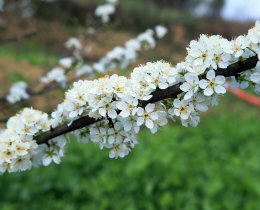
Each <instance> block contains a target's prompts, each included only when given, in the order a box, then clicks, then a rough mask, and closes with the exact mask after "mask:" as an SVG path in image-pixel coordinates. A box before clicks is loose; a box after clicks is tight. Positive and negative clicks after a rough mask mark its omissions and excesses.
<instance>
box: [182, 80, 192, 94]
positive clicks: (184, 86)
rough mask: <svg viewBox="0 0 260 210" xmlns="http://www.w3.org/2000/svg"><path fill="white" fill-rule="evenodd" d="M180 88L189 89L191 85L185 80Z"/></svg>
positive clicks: (185, 90)
mask: <svg viewBox="0 0 260 210" xmlns="http://www.w3.org/2000/svg"><path fill="white" fill-rule="evenodd" d="M180 89H181V90H182V91H184V92H187V91H189V89H190V87H189V83H188V82H184V83H183V84H182V85H181V86H180Z"/></svg>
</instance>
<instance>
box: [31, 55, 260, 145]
mask: <svg viewBox="0 0 260 210" xmlns="http://www.w3.org/2000/svg"><path fill="white" fill-rule="evenodd" d="M257 62H258V57H257V55H255V56H253V57H250V58H248V59H247V60H246V61H245V62H241V61H239V62H236V63H234V64H231V65H230V66H228V67H227V68H226V69H221V68H219V69H217V70H216V71H215V72H216V75H223V76H225V77H230V76H236V75H238V74H239V73H241V72H243V71H246V70H249V69H252V68H254V67H255V66H256V64H257ZM205 77H206V75H203V76H202V78H205ZM180 85H181V84H177V85H174V86H171V87H168V88H166V89H164V90H156V91H155V92H153V93H152V95H153V97H152V98H151V99H149V100H148V101H143V103H142V106H143V107H144V106H146V105H147V104H148V103H155V102H158V101H161V100H163V99H167V98H176V97H177V95H178V94H180V93H182V90H181V89H180ZM98 121H101V119H94V118H91V117H89V116H84V117H82V118H80V119H77V120H75V121H74V122H73V123H72V124H71V125H70V126H68V125H67V124H64V125H61V126H58V127H56V128H54V129H52V130H51V131H47V132H44V133H42V134H40V135H38V136H35V138H34V139H35V140H36V142H37V144H44V143H47V142H48V140H50V139H52V138H55V137H57V136H60V135H63V134H66V133H69V132H71V131H74V130H77V129H79V128H83V127H85V126H88V125H91V124H93V123H96V122H98Z"/></svg>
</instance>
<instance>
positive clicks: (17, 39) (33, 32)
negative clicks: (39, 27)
mask: <svg viewBox="0 0 260 210" xmlns="http://www.w3.org/2000/svg"><path fill="white" fill-rule="evenodd" d="M36 34H37V31H32V32H29V33H26V34H22V35H20V36H16V37H12V38H10V39H5V40H0V43H8V42H18V41H20V40H22V39H28V38H31V37H33V36H35V35H36Z"/></svg>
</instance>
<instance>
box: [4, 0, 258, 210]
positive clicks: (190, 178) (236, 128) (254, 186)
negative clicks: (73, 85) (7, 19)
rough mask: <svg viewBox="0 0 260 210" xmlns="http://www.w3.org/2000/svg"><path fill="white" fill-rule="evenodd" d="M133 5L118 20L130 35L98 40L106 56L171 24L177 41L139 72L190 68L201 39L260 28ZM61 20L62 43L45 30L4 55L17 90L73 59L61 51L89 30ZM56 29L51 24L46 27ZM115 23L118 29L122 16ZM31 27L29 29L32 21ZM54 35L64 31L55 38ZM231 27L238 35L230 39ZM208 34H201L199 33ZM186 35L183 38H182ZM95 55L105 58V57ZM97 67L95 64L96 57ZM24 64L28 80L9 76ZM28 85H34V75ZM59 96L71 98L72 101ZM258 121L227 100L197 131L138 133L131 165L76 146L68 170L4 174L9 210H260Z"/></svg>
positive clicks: (65, 164)
mask: <svg viewBox="0 0 260 210" xmlns="http://www.w3.org/2000/svg"><path fill="white" fill-rule="evenodd" d="M71 2H72V1H71ZM77 2H80V1H77ZM82 2H83V1H81V3H82ZM86 2H87V1H85V3H86ZM102 2H103V1H102ZM102 2H101V1H100V2H99V3H102ZM127 2H128V3H127ZM127 2H126V3H125V4H122V6H120V7H119V10H118V14H117V15H119V17H120V15H122V16H121V17H131V18H130V19H129V20H128V21H127V20H126V26H124V25H123V24H119V29H117V30H115V29H113V30H112V32H111V31H110V32H106V33H104V37H107V36H108V35H109V36H108V37H110V38H109V41H110V42H109V41H108V40H107V38H102V34H101V35H98V36H100V37H97V41H101V42H102V44H103V45H102V47H103V48H104V51H105V50H107V51H108V50H109V49H111V46H113V44H111V40H113V39H114V40H117V41H121V42H122V43H123V41H122V40H124V39H122V38H120V37H121V36H125V37H135V34H136V31H139V32H140V28H143V29H145V28H147V27H149V26H154V25H155V24H158V23H165V21H166V20H167V21H168V22H166V23H165V24H168V26H170V28H169V29H170V32H169V35H168V36H167V37H166V39H165V41H164V42H161V43H160V44H158V45H161V47H159V46H158V48H156V49H155V51H154V52H151V53H148V52H145V53H143V54H141V58H140V60H138V62H137V64H136V65H138V64H139V63H144V62H146V61H150V60H157V59H162V58H163V59H166V60H169V61H172V62H173V63H176V62H177V61H179V60H183V58H184V56H185V51H184V49H185V46H186V45H187V44H188V42H189V41H190V39H191V38H195V37H197V36H198V34H199V33H205V31H206V33H209V34H214V33H216V31H218V33H221V34H223V36H226V37H228V38H230V37H232V36H234V35H239V34H240V33H244V32H246V31H243V29H245V28H249V26H251V25H253V24H252V23H249V24H240V25H238V24H237V23H227V22H224V21H223V20H219V19H214V21H213V22H210V21H209V19H207V20H204V19H199V18H197V19H196V18H195V19H194V18H193V17H194V15H193V14H191V13H190V11H189V10H186V11H185V12H182V11H181V12H178V10H177V9H178V8H179V7H177V6H176V5H175V6H176V8H175V7H174V8H175V9H174V8H173V9H172V10H170V9H167V8H165V5H168V3H169V4H170V3H171V2H170V1H166V0H165V1H162V4H161V5H160V6H158V5H157V6H156V4H157V3H158V1H147V2H145V1H134V0H133V1H127ZM138 2H139V3H138ZM144 2H145V3H144ZM148 2H149V5H150V4H151V2H153V4H152V5H151V7H148V8H149V11H153V12H151V13H150V12H144V10H146V9H147V4H148ZM176 2H177V1H176ZM178 2H182V1H178ZM83 3H84V2H83ZM89 4H90V5H89V7H88V8H92V7H93V8H94V6H95V3H93V1H90V2H89ZM61 11H62V12H64V14H65V15H64V16H58V17H57V18H58V19H60V18H61V17H64V18H65V19H62V20H57V19H55V18H54V19H52V20H51V21H52V22H50V23H49V22H48V24H49V27H50V29H51V30H49V31H47V33H50V34H51V35H52V36H53V37H54V40H55V39H56V40H57V43H56V42H55V41H51V38H50V37H47V35H46V34H44V30H43V29H46V28H47V26H46V25H44V24H42V25H41V27H42V28H40V29H42V30H40V32H39V33H40V35H39V36H38V37H37V39H32V40H30V41H26V42H18V43H14V44H3V45H2V46H1V49H0V55H1V57H2V60H1V59H0V66H1V69H3V70H5V71H4V73H5V76H3V78H9V79H8V82H14V81H16V80H19V79H21V77H22V75H23V73H26V71H29V72H30V73H32V72H33V70H32V69H36V68H45V69H46V68H47V67H48V66H50V65H52V63H55V60H57V59H58V57H59V56H60V55H61V52H63V50H64V49H60V48H59V47H57V46H59V45H62V44H61V43H62V42H63V41H65V39H67V38H68V36H69V35H71V36H72V35H75V34H77V33H78V32H79V31H80V30H81V29H82V28H81V27H82V25H81V24H80V19H79V20H78V25H76V26H75V25H71V23H72V22H73V21H72V19H71V21H68V19H67V18H68V17H70V18H71V17H72V15H71V13H70V12H71V11H69V10H67V11H66V10H64V9H62V10H61ZM92 12H93V11H92ZM53 14H55V13H53ZM37 15H38V13H37ZM16 18H18V17H16ZM45 18H46V17H45V16H41V15H40V13H39V17H37V18H36V19H31V20H30V21H31V22H35V23H38V24H39V23H42V21H43V20H45ZM156 18H158V19H156ZM119 19H120V18H119ZM210 20H211V21H212V19H210ZM47 21H50V19H48V18H47ZM56 21H58V23H59V24H57V22H56ZM114 21H115V22H116V17H115V19H114ZM74 22H75V21H74ZM22 24H25V26H26V27H27V26H29V25H28V24H29V23H27V22H23V23H22ZM35 25H37V24H35ZM60 25H62V26H60ZM227 25H228V26H230V27H226V26H227ZM22 26H24V25H22ZM54 26H56V28H58V31H55V33H54V32H53V28H55V27H54ZM236 26H239V27H236ZM26 27H25V28H26ZM45 27H46V28H45ZM77 27H78V28H79V29H76V28H77ZM232 27H234V29H235V30H231V29H232ZM21 28H23V27H21ZM126 28H128V30H126ZM2 30H3V33H2V35H3V34H5V33H6V34H5V36H7V37H8V36H10V31H9V32H8V28H5V29H2ZM122 30H124V34H123V33H122ZM199 30H201V31H200V32H198V31H199ZM239 30H240V31H239ZM7 32H8V33H7ZM64 34H65V35H66V36H65V35H64ZM45 36H46V37H45ZM178 36H179V37H181V38H182V39H180V38H179V39H178ZM64 37H65V38H64ZM121 39H122V40H121ZM102 40H103V41H102ZM95 41H96V40H95ZM169 43H170V44H169ZM115 44H117V43H114V45H115ZM55 46H56V47H55ZM93 49H98V48H93ZM176 51H177V52H176ZM94 53H96V56H97V57H98V55H99V54H98V53H97V50H96V51H95V50H94ZM91 59H95V56H94V57H91ZM4 60H8V61H9V63H8V65H7V67H4V66H3V63H4ZM18 61H19V62H20V61H23V62H25V63H26V66H27V67H28V68H26V70H23V71H24V72H23V71H21V72H20V73H14V71H10V66H11V65H13V64H11V63H14V62H18ZM45 61H46V62H45ZM17 65H20V64H17ZM20 67H22V66H21V65H20ZM14 68H15V67H14ZM8 69H9V70H8ZM41 70H42V69H41ZM39 71H40V70H39ZM130 71H131V69H129V71H128V72H124V73H122V74H129V72H130ZM2 72H3V71H2ZM119 74H120V73H119ZM0 76H1V75H0ZM24 79H28V78H27V77H26V76H25V78H24ZM28 80H29V79H28ZM5 82H6V81H5ZM7 86H8V85H7ZM5 88H6V87H5V86H4V85H3V89H5ZM6 90H7V89H5V91H6ZM58 94H59V96H60V98H63V95H61V94H60V93H58ZM51 97H53V96H50V95H49V96H47V98H44V99H41V100H39V101H38V103H36V104H35V106H39V103H40V104H41V106H42V107H43V109H46V110H48V109H50V107H49V106H48V105H49V103H48V105H46V102H49V101H50V99H51V100H57V99H56V98H55V97H53V98H51ZM55 102H57V101H55ZM24 105H25V104H24ZM259 117H260V111H259V108H258V107H253V106H251V105H249V104H246V103H244V102H242V101H240V100H239V99H237V98H235V97H234V96H232V95H231V94H227V95H225V97H223V98H222V99H221V101H220V106H218V107H211V109H210V110H209V111H208V112H207V113H206V114H204V115H203V116H202V118H201V123H200V125H199V126H198V127H197V128H191V127H189V128H185V127H182V126H181V125H180V122H177V123H170V124H168V125H167V126H165V127H163V128H162V129H161V130H160V131H159V132H157V133H156V134H154V135H153V134H151V133H150V132H149V130H147V129H143V130H142V131H141V132H140V134H139V140H140V142H139V144H138V145H137V146H136V148H134V149H133V151H132V152H131V153H130V154H129V155H128V156H127V157H125V158H123V159H120V158H119V159H117V160H114V159H109V157H108V153H107V151H105V150H101V151H100V149H99V147H98V145H95V144H93V143H89V144H88V145H84V144H79V143H77V142H76V140H75V139H71V144H69V146H68V149H67V155H66V156H65V157H64V158H63V160H62V162H61V164H60V165H55V164H53V163H52V164H51V165H50V166H48V168H45V167H43V166H42V167H39V168H33V169H32V170H31V171H27V172H21V173H11V174H8V173H5V174H4V175H2V176H1V177H0V195H1V196H0V209H1V210H13V209H26V210H31V209H32V210H34V209H54V210H55V209H57V210H58V209H64V210H74V209H79V210H80V209H93V210H94V209H127V210H132V209H133V210H134V209H181V210H197V209H205V210H216V209H219V210H222V209H229V210H232V209H234V210H235V209H236V210H237V209H243V210H251V209H258V208H259V206H260V200H259V197H260V153H259V148H260V141H259V134H260V131H259Z"/></svg>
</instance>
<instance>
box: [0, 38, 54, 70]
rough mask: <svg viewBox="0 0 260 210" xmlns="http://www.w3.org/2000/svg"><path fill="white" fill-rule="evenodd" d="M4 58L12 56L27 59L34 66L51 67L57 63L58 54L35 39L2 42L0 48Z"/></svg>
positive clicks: (16, 58) (20, 59)
mask: <svg viewBox="0 0 260 210" xmlns="http://www.w3.org/2000/svg"><path fill="white" fill-rule="evenodd" d="M0 56H1V57H2V58H5V57H6V58H12V59H15V60H17V61H27V62H28V63H29V64H31V65H33V66H40V67H46V68H49V67H50V66H52V65H53V64H55V63H57V61H58V59H59V57H58V55H57V54H55V53H53V52H52V51H51V50H48V49H47V48H46V47H44V46H43V44H40V43H39V42H34V41H26V42H19V43H15V42H14V43H6V44H2V45H1V48H0Z"/></svg>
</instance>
